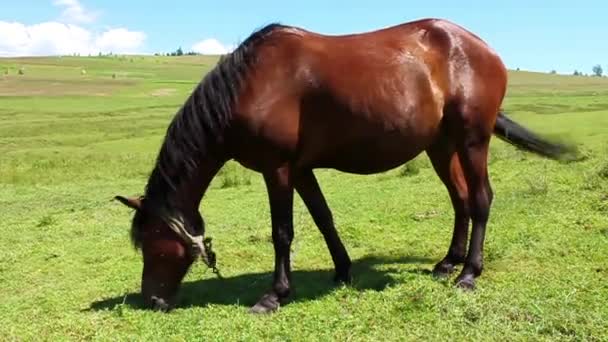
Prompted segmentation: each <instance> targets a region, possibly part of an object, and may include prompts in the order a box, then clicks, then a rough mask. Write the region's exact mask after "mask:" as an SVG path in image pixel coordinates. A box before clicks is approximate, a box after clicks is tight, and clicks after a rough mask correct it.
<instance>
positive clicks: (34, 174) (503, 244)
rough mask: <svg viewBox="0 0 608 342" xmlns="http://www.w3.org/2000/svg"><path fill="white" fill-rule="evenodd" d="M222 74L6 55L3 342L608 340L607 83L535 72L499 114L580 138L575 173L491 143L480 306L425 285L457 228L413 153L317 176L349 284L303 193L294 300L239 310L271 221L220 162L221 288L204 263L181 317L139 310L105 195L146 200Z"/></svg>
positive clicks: (215, 225) (248, 300) (1, 84)
mask: <svg viewBox="0 0 608 342" xmlns="http://www.w3.org/2000/svg"><path fill="white" fill-rule="evenodd" d="M215 62H216V59H215V58H213V57H200V56H188V57H152V56H148V57H142V56H120V57H119V56H111V57H88V58H85V57H83V58H79V57H62V58H59V57H54V58H22V59H0V71H1V74H0V208H1V209H0V294H1V295H2V300H0V339H2V340H66V339H67V340H83V339H86V340H90V339H91V340H119V339H120V340H260V339H268V340H281V341H282V340H306V341H312V340H400V341H403V340H420V339H429V340H446V339H449V340H456V339H459V340H460V339H466V340H471V339H480V340H530V339H532V340H547V341H556V340H597V341H600V340H606V339H608V305H607V304H608V79H606V78H594V77H571V76H560V75H549V74H541V73H530V72H511V73H510V84H509V91H508V95H507V99H506V102H505V103H504V109H505V111H506V112H507V113H508V114H509V115H511V117H512V118H514V119H516V120H517V121H518V122H520V123H522V124H524V125H525V126H526V127H529V128H531V129H534V130H535V131H537V132H539V133H541V134H543V135H547V136H550V137H559V138H560V139H567V140H571V141H573V142H576V143H577V144H579V147H580V149H581V154H582V156H583V158H581V160H579V161H576V162H561V163H560V162H555V161H550V160H546V159H542V158H539V157H536V156H533V155H531V154H527V153H523V152H520V151H518V150H516V149H515V148H513V147H512V146H508V145H506V144H505V143H503V142H502V141H500V140H498V139H496V138H495V139H493V140H492V145H491V155H490V166H489V168H490V178H491V182H492V186H493V189H494V193H495V198H494V202H493V205H492V210H491V213H490V220H489V223H488V230H487V237H486V244H485V260H486V263H485V270H484V273H483V275H482V276H481V277H480V278H478V282H477V285H478V286H477V290H476V291H474V292H465V291H462V290H459V289H456V288H454V287H453V286H452V280H453V278H451V279H448V280H437V279H433V278H432V277H431V275H430V274H429V272H430V270H431V269H432V266H433V265H434V263H436V262H437V261H439V260H440V259H441V258H442V257H443V256H444V254H445V252H446V251H447V248H448V246H449V242H450V238H451V234H452V224H453V213H452V209H451V208H452V207H451V204H450V201H449V197H448V194H447V191H446V190H445V188H444V186H443V184H442V183H441V182H440V180H439V178H438V177H437V175H436V174H435V172H434V171H433V170H432V167H431V165H430V162H429V161H428V158H427V157H426V155H420V156H419V157H418V158H417V159H415V160H414V161H412V162H410V163H408V164H407V165H406V166H405V167H402V168H399V169H395V170H392V171H390V172H387V173H383V174H378V175H371V176H357V175H349V174H345V173H340V172H337V171H332V170H317V171H316V175H317V177H318V179H319V182H320V185H321V187H322V189H323V190H324V193H325V196H326V197H327V200H328V203H329V206H330V208H331V209H332V210H333V214H334V218H335V222H336V226H337V228H338V230H339V232H340V234H341V237H342V239H343V241H344V243H345V245H346V248H347V250H348V251H349V253H350V256H351V258H352V259H353V261H354V263H353V277H354V279H353V283H352V284H351V285H350V286H335V285H334V284H333V283H332V281H331V278H332V276H333V264H332V262H331V258H330V256H329V253H328V251H327V249H326V246H325V243H324V241H323V238H322V236H321V234H320V233H319V232H318V230H317V228H316V227H315V225H314V223H313V221H312V219H311V218H310V216H309V214H308V212H307V211H306V208H305V207H304V205H303V203H302V201H301V200H300V198H299V197H296V201H295V208H294V224H295V234H296V236H295V239H294V243H293V248H292V262H293V270H294V272H293V276H294V286H295V297H294V300H293V301H292V302H291V303H289V304H288V305H287V306H283V307H282V308H281V309H280V310H279V312H277V313H275V314H273V315H267V316H255V315H251V314H249V313H248V312H247V310H248V308H249V306H251V305H253V304H254V303H255V301H256V300H257V299H258V298H259V296H260V295H261V294H262V293H263V292H264V291H265V290H266V289H267V288H268V287H269V286H270V282H271V279H272V269H273V258H274V257H273V247H272V243H271V237H270V232H271V231H270V215H269V209H268V201H267V197H266V191H265V188H264V184H263V180H262V178H261V176H260V175H258V174H255V173H253V172H250V171H247V170H245V169H244V168H243V167H241V166H240V165H238V164H235V163H229V164H228V165H226V166H225V167H224V169H223V170H222V171H221V173H220V174H219V175H218V177H216V179H215V180H214V182H213V183H212V186H211V188H210V189H209V191H208V192H207V194H206V196H205V198H204V200H203V204H202V207H201V210H202V212H203V215H204V217H205V219H206V223H207V234H208V235H209V236H211V237H213V242H214V249H215V251H216V252H217V253H218V267H219V268H220V271H221V272H222V275H223V276H224V277H225V279H223V280H219V279H217V278H216V277H215V275H214V274H212V273H211V271H210V270H208V269H207V268H206V267H205V266H204V265H203V264H202V263H197V264H195V266H194V267H193V268H192V269H191V271H190V273H189V274H188V275H187V277H186V279H185V280H184V286H183V288H182V290H181V292H180V297H179V305H178V307H177V308H176V309H175V310H173V311H172V312H171V313H169V314H160V313H156V312H151V311H147V310H142V309H141V308H140V306H141V300H140V298H139V296H138V293H139V285H140V276H141V267H142V260H141V257H140V254H139V252H137V251H135V250H134V248H133V247H132V246H131V245H130V242H129V234H128V230H129V227H130V223H131V221H130V220H131V217H132V212H131V211H130V210H128V209H127V208H126V207H124V206H123V205H121V204H119V203H117V202H115V201H112V198H113V197H114V195H116V194H125V195H135V194H141V193H142V191H143V188H144V186H145V182H146V180H147V176H148V173H149V172H150V170H151V167H152V165H153V163H154V158H155V157H156V153H157V152H158V148H159V145H160V143H161V141H162V138H163V134H164V132H165V129H166V127H167V125H168V123H169V121H170V119H171V118H172V116H173V115H174V114H175V112H176V111H177V109H178V108H179V106H180V105H181V104H182V103H183V101H184V100H185V99H186V97H187V95H188V94H189V92H190V91H191V90H192V89H193V87H194V85H195V84H196V83H197V82H198V81H199V80H200V79H201V77H202V75H203V74H204V73H205V71H207V70H209V69H210V68H212V67H213V65H214V64H215ZM19 70H23V72H22V73H23V74H22V75H20V74H19ZM83 70H85V72H83ZM454 276H455V275H454Z"/></svg>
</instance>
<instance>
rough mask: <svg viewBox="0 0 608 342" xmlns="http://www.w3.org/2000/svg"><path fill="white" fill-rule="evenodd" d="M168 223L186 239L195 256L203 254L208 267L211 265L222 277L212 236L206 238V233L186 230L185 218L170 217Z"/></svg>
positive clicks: (219, 276)
mask: <svg viewBox="0 0 608 342" xmlns="http://www.w3.org/2000/svg"><path fill="white" fill-rule="evenodd" d="M167 225H168V226H169V228H171V230H172V231H174V232H175V234H177V236H179V237H180V238H181V239H182V240H184V241H185V242H186V243H187V244H188V246H189V247H190V252H191V253H192V255H194V256H195V257H197V256H199V255H200V256H201V260H202V261H203V263H204V264H205V265H207V267H209V268H210V269H211V270H212V271H213V273H215V274H216V275H217V276H218V278H222V276H221V275H220V271H219V270H218V268H217V266H216V264H217V258H216V255H215V252H214V251H213V249H212V245H211V238H205V237H204V235H202V234H201V235H192V234H190V233H189V232H188V230H186V227H185V225H184V220H183V218H181V217H180V218H169V219H167Z"/></svg>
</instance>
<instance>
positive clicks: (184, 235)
mask: <svg viewBox="0 0 608 342" xmlns="http://www.w3.org/2000/svg"><path fill="white" fill-rule="evenodd" d="M115 199H116V200H118V201H120V202H121V203H123V204H124V205H126V206H128V207H130V208H133V209H135V214H134V216H133V224H132V227H131V239H132V241H133V244H134V245H135V246H136V247H138V248H140V249H141V251H142V255H143V261H144V266H143V272H142V279H141V292H142V295H143V297H144V302H145V303H146V306H148V307H150V308H153V309H156V310H162V311H167V310H169V309H171V308H172V307H173V305H175V299H176V295H177V292H178V290H179V287H180V284H181V282H182V279H183V278H184V276H185V275H186V273H187V271H188V269H189V268H190V266H191V265H192V263H193V262H194V260H195V259H196V258H197V257H198V256H199V255H202V256H203V260H208V258H207V253H206V252H207V251H206V250H205V247H204V244H203V232H204V223H203V219H202V217H201V216H200V214H199V213H198V212H196V213H195V214H193V215H192V216H193V217H185V218H184V217H171V216H170V215H168V213H166V212H162V211H160V212H159V211H158V210H157V209H154V208H152V207H151V206H150V205H147V204H146V199H145V198H143V197H139V198H125V197H122V196H116V197H115ZM186 222H187V223H186ZM186 224H188V225H191V227H190V231H193V232H195V235H192V234H191V233H189V232H188V230H187V229H186Z"/></svg>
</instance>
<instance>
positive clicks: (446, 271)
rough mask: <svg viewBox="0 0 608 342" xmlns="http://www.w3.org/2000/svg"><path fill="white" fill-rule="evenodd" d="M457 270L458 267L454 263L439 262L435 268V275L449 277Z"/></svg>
mask: <svg viewBox="0 0 608 342" xmlns="http://www.w3.org/2000/svg"><path fill="white" fill-rule="evenodd" d="M455 270H456V267H455V266H454V265H453V264H450V263H446V262H443V261H442V262H439V263H438V264H437V265H435V267H434V268H433V277H435V278H447V277H449V276H450V275H451V274H452V273H454V271H455Z"/></svg>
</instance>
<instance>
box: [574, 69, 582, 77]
mask: <svg viewBox="0 0 608 342" xmlns="http://www.w3.org/2000/svg"><path fill="white" fill-rule="evenodd" d="M573 75H574V76H582V73H580V72H579V71H578V70H574V74H573Z"/></svg>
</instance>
